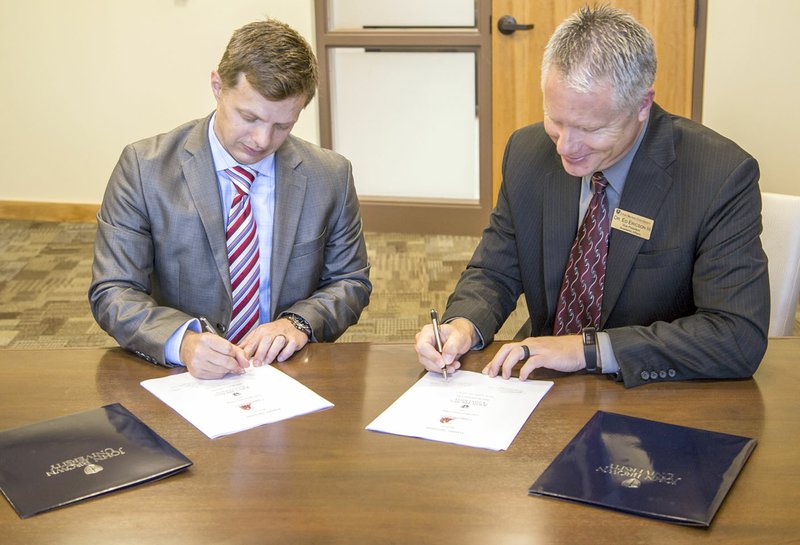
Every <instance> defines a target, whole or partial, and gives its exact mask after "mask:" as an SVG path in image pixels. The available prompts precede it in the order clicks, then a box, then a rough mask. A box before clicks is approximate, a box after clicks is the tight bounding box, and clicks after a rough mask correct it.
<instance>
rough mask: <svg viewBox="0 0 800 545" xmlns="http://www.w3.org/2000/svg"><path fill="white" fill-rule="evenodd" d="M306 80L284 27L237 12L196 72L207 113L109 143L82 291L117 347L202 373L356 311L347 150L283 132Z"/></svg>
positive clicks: (312, 333)
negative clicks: (235, 23)
mask: <svg viewBox="0 0 800 545" xmlns="http://www.w3.org/2000/svg"><path fill="white" fill-rule="evenodd" d="M316 85H317V65H316V59H315V58H314V54H313V51H312V50H311V47H310V46H309V45H308V43H307V42H306V41H305V40H304V39H303V38H302V37H301V36H300V35H299V34H297V32H295V31H294V30H292V29H291V28H289V27H288V26H287V25H285V24H283V23H280V22H278V21H274V20H268V21H261V22H256V23H251V24H249V25H246V26H244V27H242V28H241V29H239V30H237V31H236V32H234V34H233V37H232V38H231V41H230V42H229V44H228V46H227V48H226V50H225V53H224V55H223V57H222V60H221V61H220V64H219V67H218V69H217V70H216V71H214V72H212V74H211V89H212V91H213V93H214V97H215V99H216V101H217V108H216V111H215V112H213V113H212V114H211V115H210V116H208V117H206V118H204V119H198V120H195V121H191V122H189V123H187V124H185V125H182V126H180V127H178V128H176V129H174V130H172V131H171V132H169V133H166V134H162V135H159V136H155V137H153V138H149V139H146V140H142V141H140V142H136V143H134V144H131V145H129V146H127V147H126V148H125V150H124V151H123V152H122V156H121V157H120V160H119V162H118V164H117V166H116V168H115V169H114V171H113V173H112V175H111V179H110V181H109V183H108V187H107V189H106V194H105V197H104V199H103V204H102V206H101V208H100V211H99V213H98V216H97V225H98V231H97V239H96V242H95V253H94V265H93V270H92V284H91V287H90V289H89V300H90V303H91V308H92V312H93V314H94V316H95V318H96V320H97V321H98V323H99V324H100V326H101V327H103V329H105V330H106V331H108V332H109V333H110V334H111V335H112V336H113V337H114V338H115V339H116V340H117V341H118V342H119V343H120V345H122V346H123V347H124V348H127V349H129V350H131V351H133V352H135V353H137V354H138V355H140V356H142V357H143V358H145V359H147V360H148V361H151V362H153V363H160V364H167V365H172V364H183V365H186V366H187V367H188V369H189V371H190V372H191V373H192V374H193V375H195V376H197V377H201V378H216V377H221V376H224V375H225V374H227V373H229V372H242V370H243V369H244V368H245V367H248V366H249V365H263V364H268V363H270V362H272V361H276V360H277V361H285V360H286V359H287V358H289V357H290V356H291V355H292V354H293V353H295V352H296V351H297V350H299V349H301V348H302V347H303V346H304V345H305V344H306V343H307V342H309V340H315V341H332V340H334V339H336V338H337V337H338V336H340V335H341V334H342V333H343V332H344V330H345V329H346V328H347V327H348V326H349V325H351V324H353V323H355V322H356V321H357V320H358V317H359V316H360V314H361V311H362V310H363V309H364V307H365V306H366V305H367V303H368V302H369V295H370V292H371V289H372V285H371V284H370V281H369V263H368V260H367V253H366V246H365V244H364V237H363V233H362V229H361V216H360V213H359V206H358V199H357V197H356V192H355V188H354V184H353V177H352V170H351V166H350V163H349V162H348V161H347V160H346V159H345V158H343V157H341V156H340V155H337V154H335V153H333V152H331V151H329V150H324V149H321V148H319V147H317V146H315V145H312V144H310V143H308V142H305V141H303V140H300V139H299V138H296V137H294V136H291V135H290V132H291V130H292V127H293V126H294V124H295V122H296V121H297V119H298V116H299V115H300V112H301V111H302V109H303V108H305V106H306V105H307V104H308V103H309V101H310V100H311V99H312V98H313V96H314V93H315V90H316ZM232 271H234V272H233V273H232ZM232 278H234V279H235V280H232ZM234 284H235V286H234ZM201 320H202V322H201ZM201 324H202V325H201ZM222 335H224V336H222Z"/></svg>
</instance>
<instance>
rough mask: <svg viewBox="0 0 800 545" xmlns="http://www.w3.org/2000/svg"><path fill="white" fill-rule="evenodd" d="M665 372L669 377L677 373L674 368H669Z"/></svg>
mask: <svg viewBox="0 0 800 545" xmlns="http://www.w3.org/2000/svg"><path fill="white" fill-rule="evenodd" d="M667 374H668V375H669V376H670V377H674V376H675V375H676V374H677V373H676V372H675V369H670V370H669V371H667Z"/></svg>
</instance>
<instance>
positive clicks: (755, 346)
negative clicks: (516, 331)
mask: <svg viewBox="0 0 800 545" xmlns="http://www.w3.org/2000/svg"><path fill="white" fill-rule="evenodd" d="M655 72H656V57H655V51H654V45H653V40H652V37H651V36H650V34H649V32H648V31H647V30H646V29H645V28H644V27H643V26H641V25H640V24H639V23H638V22H636V21H635V20H634V19H633V18H632V17H630V15H628V14H627V13H625V12H623V11H621V10H617V9H614V8H609V7H599V8H596V9H589V8H584V9H582V10H580V11H579V12H577V13H575V14H574V15H572V16H571V17H570V18H568V19H567V20H566V21H565V22H564V23H562V24H561V25H560V26H559V28H558V29H557V30H556V32H555V34H554V35H553V37H552V38H551V39H550V41H549V43H548V45H547V47H546V50H545V55H544V59H543V63H542V90H543V94H544V113H545V119H544V122H543V123H539V124H536V125H532V126H528V127H524V128H522V129H520V130H518V131H517V132H515V133H514V134H513V135H512V136H511V138H510V139H509V142H508V145H507V147H506V151H505V156H504V158H503V183H502V186H501V188H500V192H499V195H498V200H497V207H496V208H495V210H494V211H493V212H492V215H491V218H490V223H489V226H488V228H487V229H486V230H485V231H484V234H483V237H482V239H481V242H480V244H479V246H478V248H477V250H476V251H475V254H474V256H473V258H472V260H471V262H470V263H469V265H468V267H467V269H466V271H465V272H464V273H463V275H462V277H461V279H460V281H459V283H458V285H457V286H456V289H455V292H454V293H453V294H452V296H451V297H450V299H449V301H448V306H447V310H446V312H445V314H444V316H443V321H444V322H445V324H444V325H443V326H442V328H441V333H442V337H443V341H444V345H443V351H442V352H443V353H442V354H439V353H438V352H437V350H436V349H435V348H434V346H435V344H434V334H433V332H432V329H431V327H430V326H426V327H425V328H423V330H422V331H421V332H420V333H419V334H418V335H417V343H416V350H417V354H418V358H419V361H420V363H421V364H422V365H423V366H424V367H425V368H427V369H429V370H431V371H439V370H440V369H441V368H442V367H444V366H446V367H447V369H448V370H449V371H451V372H453V371H455V370H456V369H457V368H458V367H459V366H460V362H459V358H460V357H461V356H462V355H463V354H464V353H466V352H467V351H469V350H470V349H480V348H482V347H484V346H485V345H486V344H487V343H489V342H491V341H492V338H493V336H494V334H495V333H496V332H497V330H498V329H499V328H500V326H501V325H502V324H503V322H504V321H505V320H506V318H507V317H508V315H509V314H510V313H511V312H512V311H513V309H514V308H515V306H516V303H517V299H518V297H519V295H520V293H524V294H525V298H526V303H527V306H528V311H529V313H530V326H529V327H530V330H528V331H525V332H524V333H523V334H524V336H525V337H527V338H524V339H522V340H521V342H515V343H509V344H506V345H504V346H503V347H501V348H500V350H499V351H498V352H497V354H496V356H495V357H494V358H493V359H492V360H491V361H490V362H489V363H488V364H487V365H486V367H485V369H484V373H487V374H489V375H491V376H496V375H498V374H501V375H502V376H503V377H506V378H508V377H509V376H510V375H511V372H512V370H513V369H514V367H515V366H516V365H517V364H518V363H519V362H522V364H523V365H522V367H521V368H520V371H519V376H520V378H522V379H526V378H527V377H528V376H530V374H531V373H532V372H533V370H534V369H536V368H539V367H547V368H551V369H555V370H558V371H564V372H573V371H579V370H583V369H586V371H588V372H594V373H598V374H607V375H608V376H612V377H614V378H616V379H618V380H622V381H624V383H625V386H627V387H631V386H636V385H640V384H645V383H650V382H658V381H669V380H683V379H692V378H739V377H749V376H751V375H752V374H753V373H754V372H755V370H756V369H757V367H758V365H759V363H760V361H761V358H762V356H763V354H764V351H765V349H766V344H767V327H768V322H769V280H768V276H767V260H766V256H765V254H764V252H763V250H762V248H761V242H760V239H759V235H760V232H761V214H760V212H761V201H760V193H759V188H758V165H757V163H756V161H755V160H754V159H753V158H752V157H751V156H750V155H749V154H747V153H746V152H745V151H743V150H742V149H741V148H739V147H738V146H737V145H736V144H734V143H733V142H731V141H730V140H727V139H725V138H723V137H722V136H720V135H718V134H716V133H714V132H712V131H711V130H709V129H707V128H705V127H703V126H701V125H699V124H696V123H693V122H691V121H689V120H687V119H683V118H680V117H677V116H674V115H671V114H669V113H667V112H665V111H664V110H663V109H661V108H660V107H659V106H658V105H657V104H655V103H654V102H653V98H654V91H653V81H654V79H655ZM590 184H594V187H591V186H590ZM603 195H604V196H603ZM595 202H596V203H597V204H596V205H594V204H593V203H595ZM590 212H591V215H590ZM584 217H586V218H587V223H586V227H584V225H582V223H583V218H584ZM604 222H606V225H607V226H606V228H605V230H604V229H600V226H602V225H603V224H604ZM579 225H581V228H580V229H579ZM595 227H597V229H596V230H595ZM593 232H597V233H602V235H599V236H597V238H594V239H592V238H591V236H590V234H591V233H593ZM584 235H585V236H586V238H583V237H584ZM581 241H590V242H586V246H585V248H588V249H589V250H588V251H585V250H582V248H584V247H583V246H582V245H581V244H582V242H581ZM582 255H583V256H585V257H587V258H591V259H587V261H585V263H587V268H581V267H578V266H577V264H578V263H584V262H583V261H581V256H582ZM573 266H575V267H574V269H573ZM573 270H574V271H575V272H574V273H573V272H572V271H573ZM584 273H587V274H586V276H582V275H584ZM576 277H577V278H578V279H579V281H578V282H575V281H574V280H575V278H576ZM596 286H599V289H597V290H596V291H595V287H596ZM578 303H580V304H578ZM573 305H575V306H573ZM591 309H595V310H596V314H592V312H590V310H591ZM572 319H574V326H575V327H573V328H572V329H570V328H569V327H565V324H567V323H573V322H572V321H570V320H572Z"/></svg>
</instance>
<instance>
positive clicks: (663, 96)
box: [492, 0, 695, 199]
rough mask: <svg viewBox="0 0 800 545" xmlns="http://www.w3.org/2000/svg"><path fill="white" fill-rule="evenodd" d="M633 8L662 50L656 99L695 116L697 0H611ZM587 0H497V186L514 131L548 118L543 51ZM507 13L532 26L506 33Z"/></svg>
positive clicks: (494, 157)
mask: <svg viewBox="0 0 800 545" xmlns="http://www.w3.org/2000/svg"><path fill="white" fill-rule="evenodd" d="M608 3H609V4H610V5H612V6H616V7H620V8H622V9H625V10H627V11H628V12H630V13H631V14H632V15H633V16H634V17H635V18H636V19H637V20H638V21H639V22H641V23H642V24H643V25H644V26H645V27H647V29H648V30H650V32H651V33H652V34H653V39H654V40H655V43H656V55H657V56H658V72H657V74H656V82H655V90H656V102H658V103H659V104H660V105H661V106H662V107H664V108H665V109H666V110H668V111H670V112H672V113H675V114H678V115H682V116H684V117H691V115H692V90H693V88H692V83H693V82H692V75H693V72H694V50H695V25H694V22H695V0H611V1H609V2H608ZM585 4H586V0H492V25H493V29H492V188H493V189H492V191H493V194H494V195H495V199H496V195H497V190H498V189H499V187H500V181H501V172H500V167H501V163H502V158H503V150H504V149H505V145H506V141H507V140H508V137H509V136H510V135H511V133H512V132H513V131H514V130H515V129H517V128H519V127H522V126H524V125H528V124H531V123H536V122H539V121H542V118H543V113H542V92H541V87H540V80H539V70H540V66H541V60H542V54H543V52H544V47H545V45H546V44H547V40H548V39H549V38H550V36H551V35H552V34H553V32H554V31H555V29H556V27H557V26H558V24H559V23H560V22H561V21H563V20H564V19H565V18H566V17H568V16H569V15H570V14H571V13H573V12H575V11H577V10H578V9H579V8H580V7H581V6H583V5H585ZM503 15H511V16H513V17H514V18H515V19H516V20H517V23H518V24H533V25H534V28H533V29H532V30H524V31H523V30H519V31H516V32H514V33H513V34H510V35H504V34H502V33H500V32H499V31H498V30H497V21H498V19H499V18H500V17H502V16H503Z"/></svg>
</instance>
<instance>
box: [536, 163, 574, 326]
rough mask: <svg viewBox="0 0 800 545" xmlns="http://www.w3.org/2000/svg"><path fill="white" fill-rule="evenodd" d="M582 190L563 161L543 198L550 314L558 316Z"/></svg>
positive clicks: (545, 269) (551, 177)
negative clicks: (565, 169)
mask: <svg viewBox="0 0 800 545" xmlns="http://www.w3.org/2000/svg"><path fill="white" fill-rule="evenodd" d="M580 193H581V180H580V178H576V177H574V176H570V175H569V174H567V173H566V171H564V169H563V168H561V165H560V164H559V165H558V168H556V169H555V170H553V171H552V172H551V173H550V174H549V176H548V180H547V181H546V182H545V188H544V192H543V195H544V198H543V199H542V207H543V209H542V248H543V252H542V259H543V267H544V276H545V295H546V298H547V308H548V316H555V311H556V305H557V304H558V296H559V293H560V292H561V281H562V279H563V277H564V267H565V266H566V264H567V259H568V257H569V251H570V248H571V247H572V242H573V241H574V240H575V236H576V234H577V232H578V223H577V217H578V207H579V201H580ZM565 218H566V219H567V221H565Z"/></svg>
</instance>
